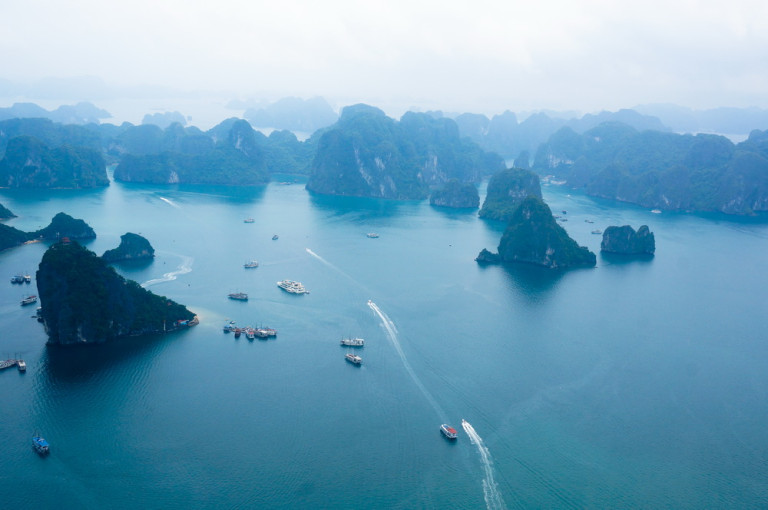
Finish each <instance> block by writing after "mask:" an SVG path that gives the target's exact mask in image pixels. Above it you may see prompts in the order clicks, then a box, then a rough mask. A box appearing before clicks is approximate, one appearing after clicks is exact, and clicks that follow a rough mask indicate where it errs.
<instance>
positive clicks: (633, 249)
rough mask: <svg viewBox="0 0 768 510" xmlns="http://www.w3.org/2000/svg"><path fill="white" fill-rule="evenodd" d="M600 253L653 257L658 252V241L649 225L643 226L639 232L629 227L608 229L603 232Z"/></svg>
mask: <svg viewBox="0 0 768 510" xmlns="http://www.w3.org/2000/svg"><path fill="white" fill-rule="evenodd" d="M600 251H604V252H607V253H621V254H625V255H642V254H645V255H652V254H653V253H654V252H655V251H656V239H655V238H654V235H653V233H652V232H651V231H650V230H649V229H648V225H643V226H641V227H640V228H639V229H638V230H637V232H635V229H633V228H632V227H631V226H629V225H624V226H623V227H615V226H613V227H608V228H606V229H605V231H604V232H603V241H602V243H600Z"/></svg>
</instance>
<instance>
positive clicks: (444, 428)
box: [440, 423, 459, 439]
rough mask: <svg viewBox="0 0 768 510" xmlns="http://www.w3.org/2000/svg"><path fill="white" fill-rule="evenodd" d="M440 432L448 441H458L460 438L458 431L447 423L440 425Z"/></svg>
mask: <svg viewBox="0 0 768 510" xmlns="http://www.w3.org/2000/svg"><path fill="white" fill-rule="evenodd" d="M440 432H442V433H443V435H444V436H445V437H446V438H448V439H456V438H458V437H459V434H458V433H457V432H456V429H455V428H453V427H451V426H450V425H447V424H445V423H443V424H442V425H440Z"/></svg>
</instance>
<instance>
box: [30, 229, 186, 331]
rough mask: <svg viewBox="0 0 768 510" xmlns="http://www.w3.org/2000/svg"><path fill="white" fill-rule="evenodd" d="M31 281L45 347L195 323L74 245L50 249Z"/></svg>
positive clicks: (181, 308)
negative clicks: (45, 338)
mask: <svg viewBox="0 0 768 510" xmlns="http://www.w3.org/2000/svg"><path fill="white" fill-rule="evenodd" d="M36 279H37V289H38V295H39V297H40V303H41V306H42V318H43V324H44V326H45V331H46V333H47V334H48V343H50V344H62V345H71V344H92V343H102V342H107V341H110V340H114V339H116V338H120V337H125V336H137V335H145V334H154V333H163V332H165V331H172V330H174V329H178V328H179V327H181V325H182V324H184V322H183V321H189V320H191V319H193V318H194V314H192V312H190V311H189V310H187V308H186V307H184V306H183V305H180V304H178V303H175V302H174V301H171V300H169V299H167V298H165V297H163V296H157V295H155V294H153V293H151V292H149V291H148V290H146V289H143V288H142V287H141V286H140V285H139V284H138V283H136V282H134V281H132V280H126V279H125V278H123V277H122V276H120V275H118V274H117V273H116V272H115V270H114V269H112V268H111V267H110V266H108V265H107V263H106V262H104V260H102V259H101V258H99V257H98V256H96V254H95V253H93V252H91V251H89V250H87V249H86V248H84V247H82V246H80V245H79V244H77V243H76V242H71V243H61V242H60V243H56V244H54V245H52V246H51V247H50V248H49V249H48V251H46V252H45V254H44V255H43V259H42V261H41V262H40V267H39V269H38V271H37V276H36ZM180 321H182V322H180Z"/></svg>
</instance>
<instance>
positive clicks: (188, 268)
mask: <svg viewBox="0 0 768 510" xmlns="http://www.w3.org/2000/svg"><path fill="white" fill-rule="evenodd" d="M180 257H181V264H179V267H177V268H176V271H171V272H170V273H165V274H164V275H163V276H161V277H160V278H155V279H152V280H147V281H146V282H144V283H142V284H141V286H142V287H144V288H145V289H146V288H147V287H150V286H152V285H157V284H158V283H163V282H170V281H172V280H175V279H176V278H177V277H178V276H179V275H181V274H187V273H190V272H192V262H194V261H195V259H193V258H192V257H187V256H186V255H180Z"/></svg>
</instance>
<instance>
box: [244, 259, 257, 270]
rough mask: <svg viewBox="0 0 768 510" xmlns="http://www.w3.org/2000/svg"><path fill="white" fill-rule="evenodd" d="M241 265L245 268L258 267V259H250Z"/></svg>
mask: <svg viewBox="0 0 768 510" xmlns="http://www.w3.org/2000/svg"><path fill="white" fill-rule="evenodd" d="M243 267H244V268H246V269H252V268H255V267H259V261H258V260H250V261H248V262H246V263H245V264H243Z"/></svg>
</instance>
